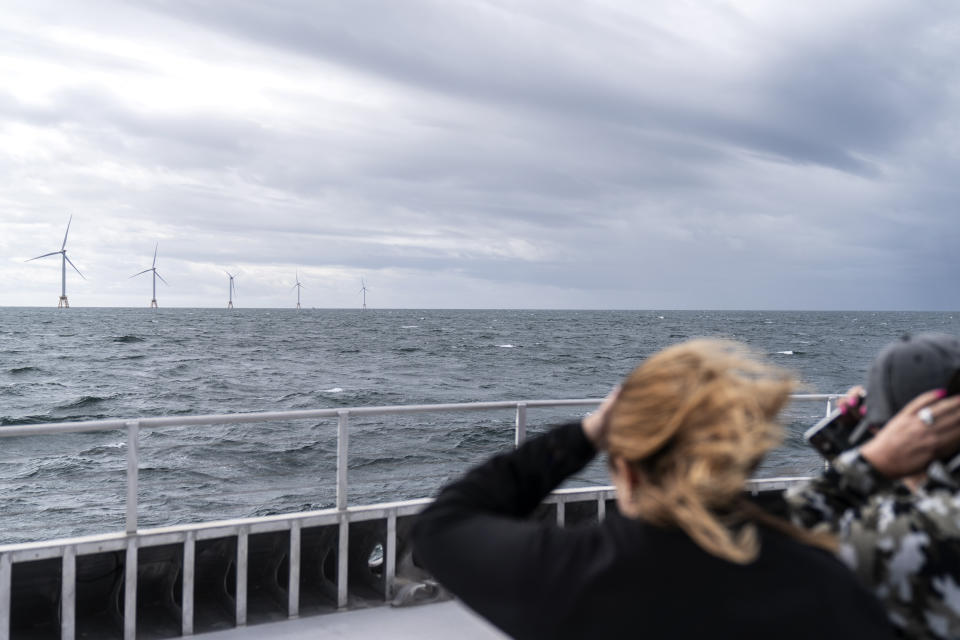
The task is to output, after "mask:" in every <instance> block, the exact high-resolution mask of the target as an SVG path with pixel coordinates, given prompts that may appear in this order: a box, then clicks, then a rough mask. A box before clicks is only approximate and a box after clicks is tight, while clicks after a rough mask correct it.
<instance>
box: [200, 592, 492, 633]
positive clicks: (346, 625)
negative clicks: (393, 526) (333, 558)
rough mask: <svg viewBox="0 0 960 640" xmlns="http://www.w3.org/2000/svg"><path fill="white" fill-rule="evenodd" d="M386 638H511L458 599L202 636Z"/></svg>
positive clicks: (337, 614)
mask: <svg viewBox="0 0 960 640" xmlns="http://www.w3.org/2000/svg"><path fill="white" fill-rule="evenodd" d="M385 637H389V638H393V639H395V640H403V639H405V638H410V639H411V640H413V639H417V640H430V639H431V638H436V639H437V640H440V639H443V640H447V639H449V638H457V640H501V639H503V638H506V637H507V636H506V635H504V634H503V633H501V632H500V631H499V630H498V629H497V628H495V627H493V626H492V625H491V624H490V623H488V622H487V621H486V620H484V619H483V618H480V617H479V616H477V615H476V614H475V613H473V612H472V611H470V610H469V609H467V608H466V607H465V606H463V605H462V604H461V603H459V602H457V601H454V600H450V601H447V602H439V603H435V604H424V605H420V606H415V607H372V608H369V609H358V610H354V611H344V612H342V613H333V614H329V615H322V616H312V617H309V618H299V619H296V620H284V621H282V622H269V623H266V624H258V625H253V626H249V627H239V628H236V629H226V630H224V631H214V632H212V633H206V634H204V635H203V638H204V640H314V639H315V638H350V639H351V640H363V639H366V638H371V639H372V638H376V639H378V640H379V639H380V638H385Z"/></svg>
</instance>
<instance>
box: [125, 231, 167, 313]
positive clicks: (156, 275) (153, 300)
mask: <svg viewBox="0 0 960 640" xmlns="http://www.w3.org/2000/svg"><path fill="white" fill-rule="evenodd" d="M159 248H160V243H159V242H158V243H157V244H156V246H155V247H154V248H153V266H152V267H150V268H149V269H144V270H143V271H141V272H139V273H135V274H133V275H132V276H130V277H131V278H136V277H137V276H139V275H143V274H144V273H149V272H150V271H153V298H151V299H150V308H151V309H156V308H157V278H160V280H162V281H163V284H165V285H167V286H170V283H169V282H167V281H166V280H164V279H163V276H162V275H160V274H159V273H157V249H159Z"/></svg>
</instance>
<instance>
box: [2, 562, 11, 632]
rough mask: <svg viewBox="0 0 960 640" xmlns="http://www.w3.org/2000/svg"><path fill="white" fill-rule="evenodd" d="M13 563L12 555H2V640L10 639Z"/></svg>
mask: <svg viewBox="0 0 960 640" xmlns="http://www.w3.org/2000/svg"><path fill="white" fill-rule="evenodd" d="M12 575H13V563H12V562H11V561H10V554H8V553H0V640H9V639H10V606H11V604H12V600H11V598H12V595H13V594H12V593H11V592H10V587H11V576H12Z"/></svg>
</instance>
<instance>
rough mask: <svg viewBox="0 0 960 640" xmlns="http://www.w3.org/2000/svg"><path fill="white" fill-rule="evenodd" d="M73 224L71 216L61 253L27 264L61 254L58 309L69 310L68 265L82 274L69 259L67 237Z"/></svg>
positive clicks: (57, 252) (52, 253) (48, 254)
mask: <svg viewBox="0 0 960 640" xmlns="http://www.w3.org/2000/svg"><path fill="white" fill-rule="evenodd" d="M71 222H73V216H72V215H71V216H70V219H69V220H67V233H65V234H63V244H62V245H61V246H60V251H51V252H50V253H45V254H43V255H42V256H37V257H36V258H30V260H27V262H30V261H31V260H39V259H40V258H46V257H47V256H55V255H57V254H60V302H58V303H57V309H69V308H70V303H69V302H68V301H67V263H68V262H69V263H70V266H71V267H73V270H74V271H76V272H77V273H80V269H77V265H75V264H73V261H72V260H70V258H68V257H67V235H68V234H69V233H70V223H71ZM80 277H81V278H83V279H84V280H86V279H87V278H86V277H85V276H84V275H83V274H82V273H80Z"/></svg>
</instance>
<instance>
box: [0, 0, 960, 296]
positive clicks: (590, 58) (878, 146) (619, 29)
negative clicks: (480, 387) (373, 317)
mask: <svg viewBox="0 0 960 640" xmlns="http://www.w3.org/2000/svg"><path fill="white" fill-rule="evenodd" d="M958 59H960V5H957V4H956V3H955V2H953V0H943V1H940V2H937V1H931V2H914V1H912V0H911V1H907V0H904V1H902V2H887V1H882V0H864V1H862V2H854V1H846V0H826V1H819V0H816V1H806V2H800V3H786V2H769V1H768V0H755V1H740V0H736V1H712V2H710V1H700V0H698V1H695V2H693V1H691V2H683V1H678V0H663V1H659V0H644V1H643V2H636V1H634V0H622V1H618V0H600V1H593V2H557V1H555V0H539V1H537V0H530V1H526V0H524V1H518V0H490V1H466V0H463V1H458V0H434V1H420V0H403V1H398V2H394V1H390V0H379V1H367V0H343V1H342V2H322V1H321V2H318V1H316V0H271V1H270V2H264V1H262V0H233V1H230V2H228V1H226V0H223V1H222V2H216V1H209V0H203V1H201V0H178V1H177V2H166V1H163V0H155V1H149V0H140V1H123V2H119V1H118V2H109V1H107V0H85V1H84V2H74V1H72V0H62V1H59V2H56V1H46V0H22V1H17V0H12V1H11V0H8V1H6V2H4V3H3V5H2V8H0V176H2V179H0V305H37V306H56V303H57V297H58V296H59V294H60V259H59V256H50V257H46V258H43V259H40V260H36V261H32V262H25V261H26V260H27V259H28V258H32V257H34V256H37V255H40V254H42V253H47V252H51V251H58V250H59V249H60V246H61V243H62V241H63V235H64V231H65V230H66V226H67V221H68V219H69V217H70V216H71V215H72V216H73V223H72V226H71V228H70V235H69V238H68V241H67V252H68V253H67V255H68V256H69V257H70V258H71V259H72V260H73V262H74V263H75V264H76V266H77V267H79V269H80V270H81V271H82V272H83V275H84V276H86V280H83V279H81V278H80V276H79V275H77V273H76V272H75V271H73V270H72V269H70V267H69V265H68V272H67V293H68V296H69V298H70V303H71V305H72V306H146V305H147V304H148V303H149V301H150V285H151V283H150V279H149V274H146V275H141V276H139V277H137V278H133V279H130V277H129V276H130V275H132V274H133V273H136V272H138V271H141V270H143V269H147V268H149V267H150V266H151V262H152V259H153V251H154V247H155V246H156V245H157V244H158V243H159V251H158V258H157V268H158V270H159V273H160V274H161V275H162V276H163V277H164V278H165V279H166V280H167V282H169V286H167V285H165V284H163V283H158V285H157V287H158V291H157V297H158V301H159V304H160V306H162V307H171V306H225V305H226V302H227V276H226V275H225V274H224V271H225V270H228V271H230V272H233V273H237V274H238V276H237V286H238V294H237V297H236V300H235V303H236V304H237V306H241V307H289V306H292V305H294V304H295V302H296V292H295V291H293V290H292V286H293V284H294V278H295V274H296V273H297V272H299V274H300V279H301V281H302V282H303V285H304V289H303V292H302V296H303V304H304V306H306V307H358V306H359V305H360V303H361V295H360V286H361V278H363V279H365V280H366V283H367V286H368V287H369V292H368V297H367V302H368V305H369V306H371V307H418V308H419V307H454V308H476V307H525V308H528V307H529V308H601V309H602V308H639V309H645V308H651V309H674V308H676V309H682V308H692V309H702V308H710V309H931V310H957V309H960V284H958V283H960V251H958V249H960V207H958V204H960V197H958V190H960V186H958V185H960V64H958V62H957V61H958Z"/></svg>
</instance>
